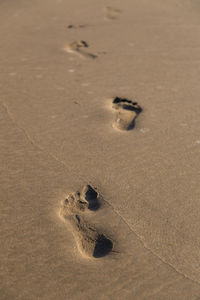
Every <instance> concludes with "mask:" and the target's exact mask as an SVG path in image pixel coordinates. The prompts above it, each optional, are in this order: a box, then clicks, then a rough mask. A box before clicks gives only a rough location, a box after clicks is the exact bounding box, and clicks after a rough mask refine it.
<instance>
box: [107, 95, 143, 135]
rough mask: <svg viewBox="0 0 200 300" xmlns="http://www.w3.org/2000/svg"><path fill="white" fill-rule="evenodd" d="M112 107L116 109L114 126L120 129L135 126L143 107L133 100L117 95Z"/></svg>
mask: <svg viewBox="0 0 200 300" xmlns="http://www.w3.org/2000/svg"><path fill="white" fill-rule="evenodd" d="M112 108H114V109H115V110H116V115H115V120H114V122H113V127H114V128H117V129H120V130H130V129H133V128H134V127H135V120H136V118H137V116H138V115H139V113H140V112H141V111H142V108H141V107H140V106H139V105H138V104H137V102H133V101H131V100H127V99H123V98H120V97H115V98H114V99H113V101H112Z"/></svg>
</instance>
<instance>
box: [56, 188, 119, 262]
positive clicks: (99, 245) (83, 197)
mask: <svg viewBox="0 0 200 300" xmlns="http://www.w3.org/2000/svg"><path fill="white" fill-rule="evenodd" d="M99 207H100V203H99V194H98V193H97V192H96V191H95V189H94V188H92V187H91V186H90V185H86V186H84V187H83V189H82V190H81V191H80V192H79V191H78V192H74V193H71V194H69V195H68V197H67V198H66V199H65V200H64V202H63V203H62V206H61V209H60V216H61V217H62V218H63V219H64V220H65V221H68V222H70V224H71V226H72V229H73V235H74V238H75V240H76V243H77V246H78V249H79V250H80V252H81V253H82V254H83V255H84V256H87V257H94V258H99V257H103V256H105V255H106V254H108V253H109V252H110V251H111V250H112V248H113V243H112V241H111V240H110V239H109V238H107V237H106V236H105V235H104V234H103V233H101V232H99V231H98V230H97V229H96V228H95V227H94V226H92V225H91V224H89V223H88V222H87V221H86V220H85V216H86V215H87V213H88V212H89V211H97V210H98V208H99ZM95 213H96V212H95Z"/></svg>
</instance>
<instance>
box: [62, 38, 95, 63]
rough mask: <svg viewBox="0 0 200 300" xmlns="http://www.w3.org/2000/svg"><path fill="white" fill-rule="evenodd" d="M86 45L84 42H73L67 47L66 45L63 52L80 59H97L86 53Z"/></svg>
mask: <svg viewBox="0 0 200 300" xmlns="http://www.w3.org/2000/svg"><path fill="white" fill-rule="evenodd" d="M88 47H89V46H88V44H87V43H86V42H85V41H78V42H76V41H75V42H73V43H71V44H69V45H66V46H65V47H64V48H63V50H64V51H66V52H69V53H74V54H77V55H79V56H80V57H87V58H93V59H94V58H97V55H95V54H93V53H90V52H87V51H85V50H84V49H85V48H88Z"/></svg>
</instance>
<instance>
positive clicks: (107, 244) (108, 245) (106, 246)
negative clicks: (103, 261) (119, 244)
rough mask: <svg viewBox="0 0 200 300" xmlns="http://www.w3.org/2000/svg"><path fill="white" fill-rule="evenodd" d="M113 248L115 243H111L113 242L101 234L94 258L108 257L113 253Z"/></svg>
mask: <svg viewBox="0 0 200 300" xmlns="http://www.w3.org/2000/svg"><path fill="white" fill-rule="evenodd" d="M112 248H113V243H112V242H111V240H109V239H108V238H106V237H105V236H104V235H103V234H99V236H98V239H97V241H96V245H95V248H94V253H93V256H94V257H95V258H100V257H103V256H105V255H107V254H108V253H109V252H111V251H112Z"/></svg>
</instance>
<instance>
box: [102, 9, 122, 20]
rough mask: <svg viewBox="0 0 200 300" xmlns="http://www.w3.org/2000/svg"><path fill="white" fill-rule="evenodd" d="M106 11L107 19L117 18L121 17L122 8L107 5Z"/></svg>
mask: <svg viewBox="0 0 200 300" xmlns="http://www.w3.org/2000/svg"><path fill="white" fill-rule="evenodd" d="M104 11H105V19H111V20H115V19H117V18H118V17H119V15H120V14H121V13H122V11H121V10H120V9H116V8H113V7H110V6H106V7H105V8H104Z"/></svg>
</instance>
